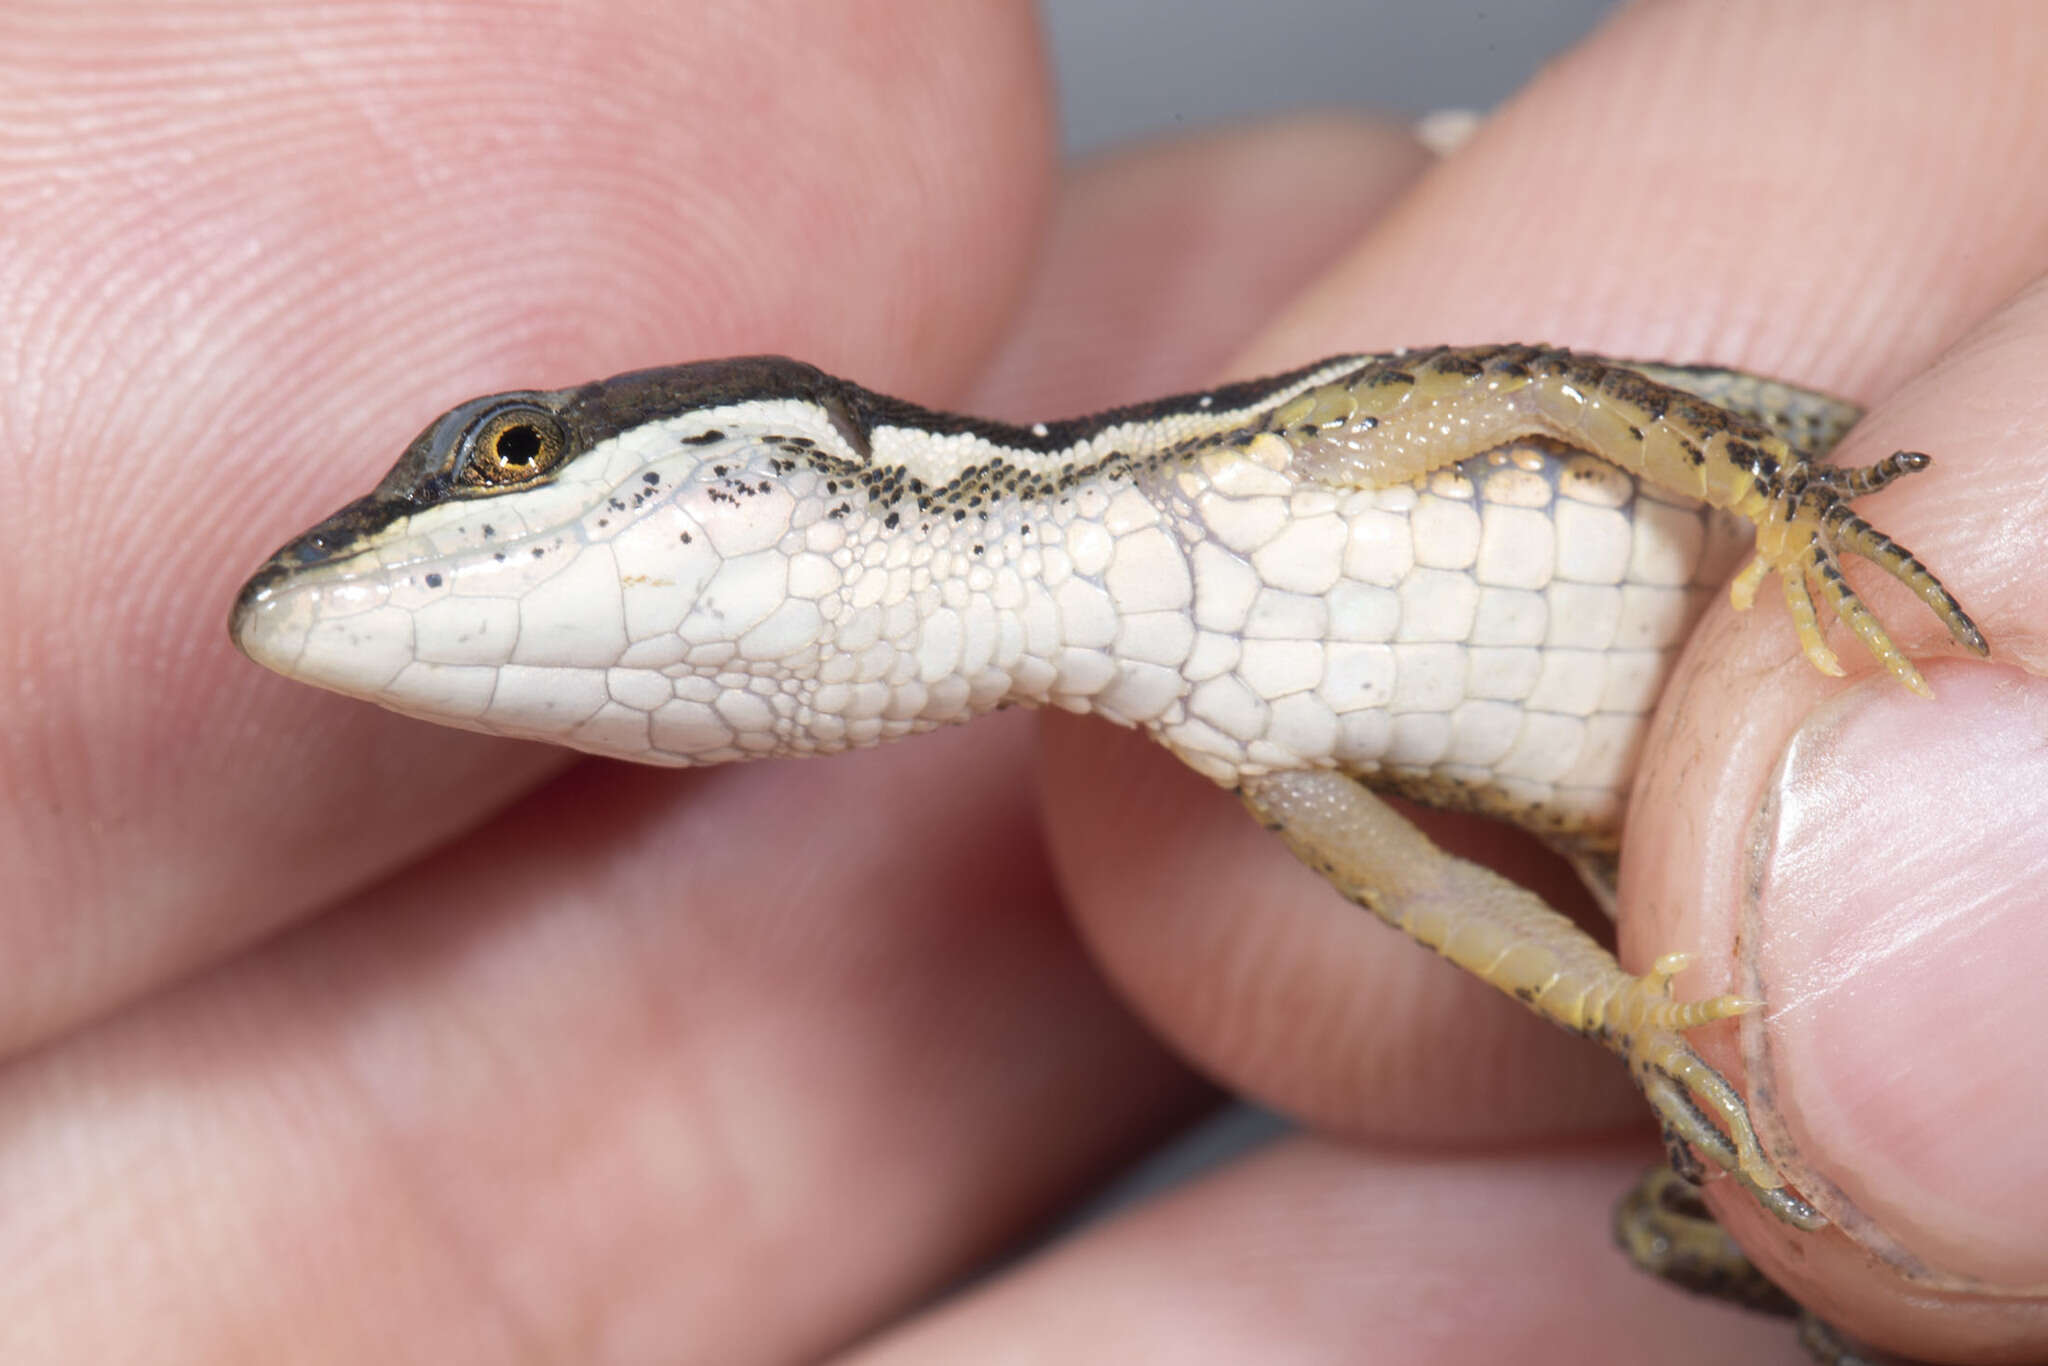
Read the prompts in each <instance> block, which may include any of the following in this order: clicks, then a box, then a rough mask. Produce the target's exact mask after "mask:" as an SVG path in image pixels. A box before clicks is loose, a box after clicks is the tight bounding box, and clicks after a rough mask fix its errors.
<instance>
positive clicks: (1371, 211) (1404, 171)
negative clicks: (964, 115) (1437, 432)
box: [972, 115, 1431, 421]
mask: <svg viewBox="0 0 2048 1366" xmlns="http://www.w3.org/2000/svg"><path fill="white" fill-rule="evenodd" d="M1430 162H1431V157H1430V156H1429V154H1428V153H1427V152H1425V151H1424V150H1423V149H1422V147H1421V145H1420V144H1418V143H1417V142H1416V141H1415V139H1414V138H1413V137H1412V136H1410V135H1409V133H1408V132H1407V131H1406V130H1405V129H1401V128H1396V127H1393V126H1391V125H1389V124H1386V123H1380V122H1375V121H1371V120H1368V119H1365V118H1362V117H1361V118H1347V117H1340V116H1336V115H1323V116H1302V117H1298V118H1291V119H1279V120H1274V121H1271V122H1267V123H1259V124H1249V125H1245V126H1243V127H1237V128H1226V129H1220V130H1216V131H1213V132H1206V133H1201V134H1197V135H1195V136H1192V137H1187V138H1177V139H1170V140H1162V141H1156V142H1150V143H1145V144H1141V145H1139V146H1135V147H1130V148H1125V149H1122V150H1118V151H1112V152H1109V153H1106V154H1104V155H1102V156H1098V157H1095V158H1093V159H1092V160H1090V161H1088V162H1085V163H1083V164H1082V165H1081V166H1079V167H1078V168H1076V169H1074V170H1072V171H1070V172H1068V174H1067V183H1066V188H1065V190H1064V192H1063V194H1062V195H1061V198H1060V204H1059V209H1058V212H1057V213H1056V214H1055V215H1054V217H1053V222H1052V229H1051V236H1050V237H1049V239H1048V241H1047V244H1046V252H1045V258H1044V262H1043V264H1042V265H1041V267H1040V269H1039V270H1038V272H1037V274H1036V276H1035V277H1034V279H1033V281H1032V285H1031V289H1030V292H1029V293H1028V294H1027V295H1026V296H1025V300H1024V305H1023V308H1022V310H1021V311H1020V312H1019V314H1018V316H1017V319H1016V322H1015V324H1014V325H1013V327H1012V328H1011V330H1010V333H1009V335H1008V337H1007V338H1006V339H1005V341H1004V343H1003V347H1002V349H1001V350H1000V351H999V352H998V353H997V355H996V359H995V362H994V364H992V365H991V366H990V367H989V370H988V373H987V374H985V375H984V376H983V377H982V381H981V383H980V385H979V386H977V389H976V397H975V400H974V402H973V405H972V407H973V411H976V412H986V413H989V414H992V415H996V416H1009V417H1014V418H1016V419H1019V420H1022V421H1032V420H1036V419H1040V418H1049V417H1055V416H1059V415H1062V414H1069V413H1083V412H1097V411H1100V410H1102V409H1104V408H1112V407H1116V406H1118V405H1119V404H1125V403H1131V402H1135V401H1138V400H1142V399H1147V398H1152V397H1156V396H1158V395H1161V394H1168V393H1173V392H1176V391H1179V390H1186V389H1191V388H1194V387H1196V386H1198V385H1202V384H1209V383H1212V382H1214V381H1215V380H1216V379H1218V378H1219V377H1221V376H1222V374H1223V372H1224V367H1225V366H1226V364H1228V363H1229V362H1230V361H1231V360H1232V358H1233V356H1234V354H1235V353H1236V352H1237V351H1238V350H1240V349H1242V347H1243V345H1244V339H1245V337H1246V335H1247V334H1248V333H1249V332H1250V331H1251V330H1252V329H1254V328H1256V327H1258V326H1260V325H1261V324H1262V323H1264V321H1265V320H1266V318H1267V317H1268V316H1269V315H1270V314H1271V313H1272V311H1273V310H1274V309H1275V308H1276V307H1278V306H1279V304H1280V303H1281V302H1282V301H1284V300H1287V299H1291V298H1292V297H1294V295H1295V294H1296V293H1297V292H1299V291H1300V290H1301V289H1302V288H1303V287H1304V286H1305V285H1307V284H1308V283H1309V281H1310V280H1312V279H1314V278H1315V277H1316V276H1317V275H1319V274H1321V273H1322V272H1323V271H1324V270H1326V269H1327V268H1328V267H1329V266H1330V265H1331V264H1333V263H1334V262H1335V261H1336V260H1337V259H1338V257H1339V256H1340V254H1341V253H1343V252H1344V251H1345V250H1346V249H1347V248H1348V247H1349V246H1350V245H1351V243H1353V242H1355V241H1356V240H1357V239H1358V236H1359V234H1361V233H1363V232H1364V231H1365V230H1366V229H1367V228H1368V227H1370V226H1371V224H1372V223H1373V222H1374V220H1375V219H1377V218H1378V216H1379V215H1380V214H1381V213H1382V212H1384V211H1385V209H1386V208H1387V207H1388V206H1389V205H1390V204H1392V203H1393V202H1394V200H1395V198H1396V197H1397V196H1398V195H1399V194H1400V193H1401V191H1403V190H1405V189H1406V188H1407V187H1408V186H1409V185H1411V184H1413V183H1414V181H1415V179H1416V177H1417V176H1419V175H1421V174H1422V172H1423V171H1424V170H1425V169H1426V168H1427V167H1428V166H1429V165H1430Z"/></svg>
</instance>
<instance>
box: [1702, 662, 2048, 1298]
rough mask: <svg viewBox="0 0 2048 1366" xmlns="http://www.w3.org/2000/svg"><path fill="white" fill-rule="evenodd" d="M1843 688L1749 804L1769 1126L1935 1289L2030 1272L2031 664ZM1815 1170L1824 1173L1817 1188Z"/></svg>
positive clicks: (2041, 1110) (1754, 972)
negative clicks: (1906, 683) (1917, 687)
mask: <svg viewBox="0 0 2048 1366" xmlns="http://www.w3.org/2000/svg"><path fill="white" fill-rule="evenodd" d="M1929 681H1930V682H1931V683H1932V684H1933V685H1934V689H1935V693H1936V701H1935V702H1933V703H1932V704H1931V705H1930V704H1929V703H1926V702H1923V701H1920V700H1918V699H1916V698H1913V697H1910V696H1907V695H1906V694H1905V693H1904V692H1902V691H1901V690H1900V689H1899V688H1897V687H1896V686H1895V685H1893V684H1891V683H1890V682H1889V681H1888V680H1884V679H1876V680H1872V681H1871V682H1869V683H1867V684H1864V685H1862V686H1859V687H1857V688H1852V689H1850V690H1849V691H1848V692H1846V693H1844V694H1842V695H1841V696H1840V697H1838V698H1836V699H1834V700H1833V701H1832V702H1830V703H1829V704H1828V705H1827V706H1826V707H1825V708H1823V709H1822V710H1821V711H1819V712H1817V713H1816V714H1815V715H1814V716H1813V717H1811V718H1810V719H1809V720H1808V721H1807V722H1806V723H1805V724H1804V725H1803V726H1801V727H1800V729H1799V731H1798V732H1797V734H1796V735H1795V736H1794V738H1793V741H1792V744H1791V746H1790V747H1789V748H1788V750H1787V751H1786V755H1785V758H1784V761H1783V762H1782V764H1781V765H1780V767H1779V770H1778V773H1777V775H1776V777H1775V779H1774V784H1773V787H1772V790H1771V796H1770V799H1769V800H1767V801H1766V803H1765V805H1764V807H1763V808H1762V811H1761V814H1760V817H1759V822H1758V827H1757V831H1756V834H1757V836H1758V838H1757V839H1756V840H1755V841H1753V844H1752V850H1753V857H1755V858H1756V859H1758V860H1759V863H1758V867H1757V871H1758V872H1759V873H1760V875H1761V876H1760V878H1759V879H1758V880H1757V882H1756V884H1755V885H1756V887H1757V894H1756V897H1755V900H1754V902H1753V903H1752V904H1751V905H1750V906H1749V907H1747V908H1746V911H1745V922H1746V923H1745V924H1744V925H1743V927H1742V940H1743V946H1742V956H1743V961H1744V965H1745V967H1746V968H1747V969H1748V973H1749V976H1750V978H1751V982H1750V984H1749V985H1748V986H1746V987H1744V988H1743V990H1744V991H1745V993H1746V994H1750V995H1760V996H1762V997H1763V998H1764V999H1765V1000H1766V1001H1768V1002H1769V1009H1768V1011H1767V1013H1766V1014H1765V1015H1764V1016H1763V1018H1762V1019H1761V1020H1760V1021H1758V1022H1757V1023H1755V1024H1752V1025H1750V1026H1749V1027H1748V1028H1747V1029H1746V1030H1745V1041H1744V1047H1745V1052H1746V1053H1747V1054H1748V1055H1749V1057H1748V1063H1749V1069H1750V1076H1751V1080H1752V1085H1753V1086H1755V1087H1757V1088H1758V1089H1759V1090H1760V1092H1761V1099H1762V1103H1761V1105H1760V1106H1759V1108H1760V1109H1761V1110H1764V1111H1767V1112H1769V1119H1768V1131H1767V1142H1769V1143H1770V1144H1771V1146H1772V1147H1773V1149H1780V1148H1781V1147H1782V1146H1789V1148H1790V1149H1791V1150H1792V1152H1793V1154H1794V1158H1793V1161H1792V1163H1791V1164H1790V1165H1791V1167H1792V1168H1793V1171H1792V1172H1788V1174H1794V1172H1798V1171H1801V1170H1802V1169H1803V1170H1804V1172H1805V1175H1804V1176H1803V1177H1795V1179H1796V1180H1798V1183H1799V1184H1800V1185H1802V1187H1807V1186H1811V1187H1812V1188H1813V1189H1812V1190H1811V1191H1809V1193H1810V1194H1814V1193H1817V1194H1818V1195H1819V1196H1820V1197H1821V1198H1820V1201H1819V1202H1820V1203H1821V1204H1822V1205H1823V1207H1824V1208H1826V1207H1827V1206H1828V1205H1830V1204H1833V1205H1834V1206H1835V1208H1833V1209H1831V1210H1830V1211H1829V1212H1830V1215H1831V1217H1833V1218H1835V1221H1836V1222H1837V1223H1838V1224H1840V1225H1842V1226H1843V1227H1844V1230H1845V1231H1846V1232H1848V1233H1849V1234H1850V1236H1851V1237H1854V1238H1856V1239H1857V1241H1859V1242H1862V1243H1863V1244H1864V1245H1865V1246H1866V1247H1869V1248H1871V1250H1872V1251H1874V1252H1877V1253H1879V1255H1880V1256H1883V1257H1884V1258H1885V1259H1886V1260H1887V1261H1889V1262H1891V1263H1892V1264H1893V1265H1895V1266H1897V1267H1898V1268H1899V1269H1900V1270H1902V1271H1904V1272H1905V1273H1906V1274H1908V1275H1910V1276H1913V1277H1914V1278H1915V1279H1917V1280H1921V1281H1923V1282H1926V1283H1929V1284H1935V1285H1954V1286H1957V1287H1968V1286H1970V1285H1972V1284H1976V1285H1978V1286H1980V1287H1984V1286H1995V1287H1999V1288H2002V1289H2006V1290H2010V1291H2019V1290H2033V1289H2038V1288H2039V1287H2043V1286H2048V1141H2044V1131H2043V1126H2044V1124H2048V680H2043V679H2040V678H2035V677H2032V676H2029V675H2027V674H2023V673H2020V672H2018V671H2016V670H2012V669H2005V668H1998V667H1988V666H1984V665H1968V664H1956V665H1951V666H1937V667H1936V668H1934V669H1932V670H1930V671H1929ZM1830 1183H1832V1190H1830V1189H1829V1185H1830Z"/></svg>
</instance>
